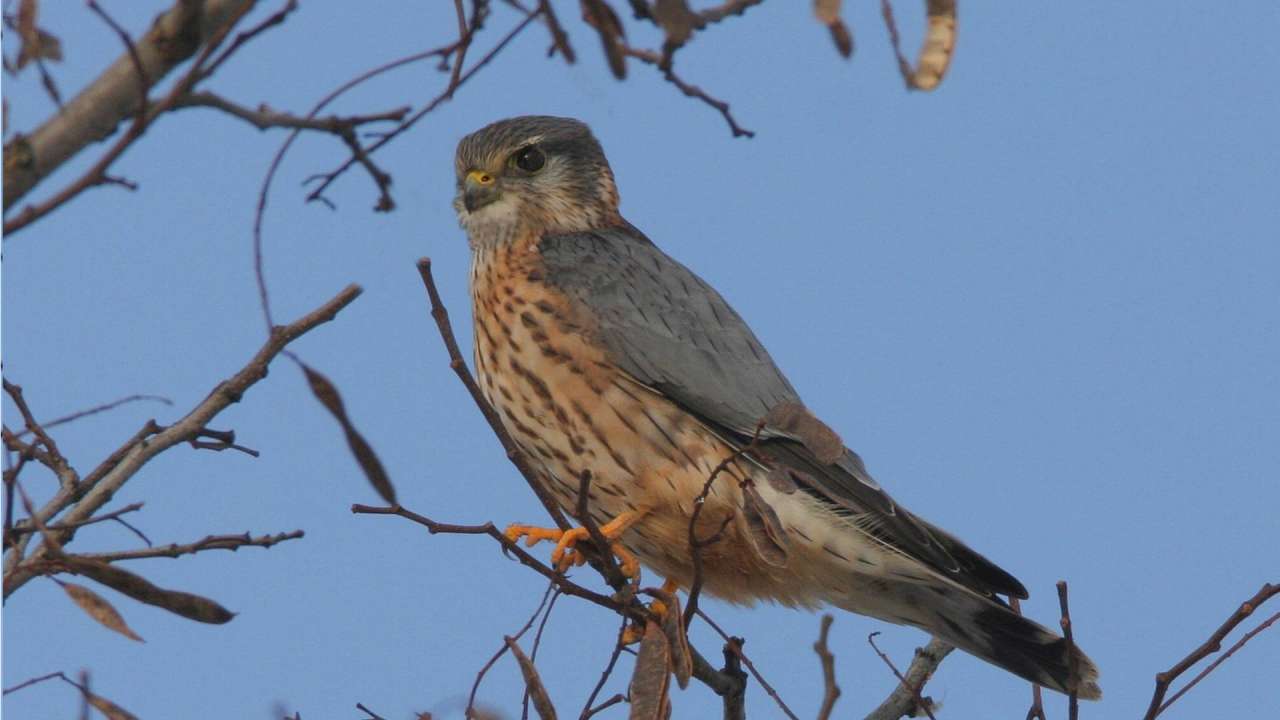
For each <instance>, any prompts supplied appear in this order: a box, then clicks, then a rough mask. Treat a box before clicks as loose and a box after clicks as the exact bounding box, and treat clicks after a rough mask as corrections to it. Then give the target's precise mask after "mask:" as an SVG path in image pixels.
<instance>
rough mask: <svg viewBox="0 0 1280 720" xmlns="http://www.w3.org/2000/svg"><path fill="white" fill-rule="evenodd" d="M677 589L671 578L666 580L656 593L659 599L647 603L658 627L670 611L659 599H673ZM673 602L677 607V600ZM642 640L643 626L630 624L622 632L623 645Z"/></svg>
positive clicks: (677, 586) (678, 586)
mask: <svg viewBox="0 0 1280 720" xmlns="http://www.w3.org/2000/svg"><path fill="white" fill-rule="evenodd" d="M679 589H680V585H679V584H677V583H676V581H674V580H672V579H671V578H667V579H666V580H664V581H662V589H661V590H660V591H659V592H658V595H659V597H656V598H654V599H653V601H652V602H650V603H649V612H651V613H653V614H654V616H655V618H656V619H657V621H658V624H659V625H661V624H662V623H663V622H664V621H665V620H666V618H667V613H669V612H671V609H670V608H668V607H667V603H666V602H664V601H663V600H662V599H661V598H662V596H664V595H669V596H672V597H673V598H674V597H675V594H676V591H677V590H679ZM675 602H676V603H677V606H678V604H679V602H680V600H679V598H675ZM643 639H644V625H643V624H635V623H632V624H630V625H628V626H627V629H626V630H623V631H622V644H623V645H633V644H635V643H638V642H640V641H641V640H643Z"/></svg>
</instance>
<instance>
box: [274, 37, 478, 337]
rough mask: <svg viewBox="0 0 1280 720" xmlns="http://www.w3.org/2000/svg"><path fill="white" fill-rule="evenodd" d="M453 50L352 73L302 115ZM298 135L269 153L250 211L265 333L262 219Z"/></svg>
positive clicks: (312, 114)
mask: <svg viewBox="0 0 1280 720" xmlns="http://www.w3.org/2000/svg"><path fill="white" fill-rule="evenodd" d="M453 50H454V46H453V45H446V46H444V47H438V48H433V49H431V50H426V51H423V52H419V53H414V54H412V55H407V56H405V57H401V58H397V59H395V60H392V61H390V62H387V63H383V64H381V65H378V66H377V67H374V68H372V69H370V70H366V71H365V72H363V73H361V74H359V75H357V76H355V77H354V78H351V79H350V80H348V81H346V82H344V83H342V84H341V85H339V86H338V87H336V88H334V89H333V90H332V91H330V92H329V94H328V95H326V96H324V97H322V98H320V100H319V102H317V103H316V104H315V106H314V107H312V108H311V111H310V112H309V113H307V115H306V118H314V117H316V116H317V115H319V114H320V111H322V110H324V109H325V108H326V107H328V106H329V104H330V103H332V102H334V101H335V100H337V99H338V98H340V97H342V96H343V95H344V94H346V93H347V92H348V91H350V90H352V89H353V88H356V87H359V86H360V85H362V84H364V83H365V82H367V81H368V80H371V79H373V78H375V77H378V76H379V75H382V74H384V73H387V72H390V71H392V70H395V69H397V68H401V67H404V66H406V65H410V64H413V63H416V62H421V61H423V60H426V59H429V58H433V57H444V56H447V55H448V54H449V53H452V52H453ZM301 134H302V130H301V129H299V128H294V129H293V130H292V131H291V132H290V133H289V135H288V137H286V138H285V139H284V142H282V143H281V144H280V147H279V148H278V149H277V150H276V154H275V155H274V156H272V158H271V163H270V164H269V165H268V166H267V172H266V174H265V175H263V177H262V185H261V186H260V187H259V188H258V202H257V205H256V206H255V208H254V213H253V272H254V280H255V282H256V283H257V286H258V303H259V306H260V307H261V308H262V315H263V319H264V320H265V321H266V325H267V331H268V332H270V331H271V328H272V327H273V326H274V325H275V320H274V319H273V317H272V313H271V300H270V294H269V293H268V292H267V279H266V272H265V270H264V266H263V253H262V221H263V219H264V218H265V217H266V212H267V202H268V200H269V199H270V196H271V183H272V182H273V181H274V180H275V176H276V173H277V172H279V170H280V165H281V163H283V162H284V156H285V155H287V154H288V152H289V148H291V147H292V146H293V142H294V140H297V139H298V136H299V135H301ZM387 200H388V201H389V200H390V199H389V198H387ZM381 202H382V200H381V199H380V200H379V203H381Z"/></svg>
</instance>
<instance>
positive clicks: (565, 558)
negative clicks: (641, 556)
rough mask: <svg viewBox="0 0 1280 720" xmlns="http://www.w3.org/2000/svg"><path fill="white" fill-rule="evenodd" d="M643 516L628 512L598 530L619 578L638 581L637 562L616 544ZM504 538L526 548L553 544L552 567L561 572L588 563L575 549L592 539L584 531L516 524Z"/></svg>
mask: <svg viewBox="0 0 1280 720" xmlns="http://www.w3.org/2000/svg"><path fill="white" fill-rule="evenodd" d="M642 516H643V513H639V512H635V511H631V510H628V511H627V512H624V513H622V514H621V515H619V516H618V517H616V518H614V519H612V520H610V521H609V522H607V523H605V524H604V525H601V526H600V533H601V534H602V535H604V537H605V539H606V540H608V541H609V550H610V551H611V552H613V555H614V557H616V558H618V564H619V566H620V567H621V569H622V574H623V575H625V576H626V577H628V578H638V577H640V561H639V560H637V559H636V556H635V555H633V554H632V553H631V551H630V550H627V549H626V548H625V547H623V546H622V543H619V542H616V540H617V539H618V538H619V537H621V536H622V533H624V532H626V531H627V528H629V527H631V526H632V525H634V524H635V523H636V521H637V520H639V519H640V518H641V517H642ZM504 534H505V535H506V536H507V539H508V540H510V541H511V542H518V541H519V540H520V538H524V544H525V546H526V547H533V546H534V545H537V544H538V543H540V542H542V541H543V540H554V541H555V543H556V549H555V550H552V551H551V563H552V564H553V565H555V568H556V570H559V571H560V572H564V571H565V570H568V569H569V568H570V567H572V566H574V565H582V564H583V563H585V562H586V561H587V559H586V557H585V556H584V555H583V554H582V553H581V552H578V551H577V549H576V546H577V544H578V543H579V542H581V541H583V540H590V539H591V532H590V531H589V530H587V529H586V528H585V527H576V528H572V529H570V530H558V529H555V528H541V527H535V526H532V525H519V524H515V525H510V526H508V527H507V529H506V532H505V533H504Z"/></svg>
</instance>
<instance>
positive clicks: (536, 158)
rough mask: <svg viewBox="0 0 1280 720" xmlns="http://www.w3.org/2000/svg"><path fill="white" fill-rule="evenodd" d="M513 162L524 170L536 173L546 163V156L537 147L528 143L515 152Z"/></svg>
mask: <svg viewBox="0 0 1280 720" xmlns="http://www.w3.org/2000/svg"><path fill="white" fill-rule="evenodd" d="M515 164H516V167H518V168H520V169H521V170H524V171H525V172H528V173H536V172H538V171H539V170H541V169H542V166H543V165H546V164H547V156H546V155H543V154H542V151H541V150H539V149H538V148H536V147H534V146H533V145H530V146H529V147H527V148H524V149H523V150H521V151H520V152H517V153H516V157H515Z"/></svg>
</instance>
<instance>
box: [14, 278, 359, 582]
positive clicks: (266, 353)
mask: <svg viewBox="0 0 1280 720" xmlns="http://www.w3.org/2000/svg"><path fill="white" fill-rule="evenodd" d="M360 293H361V289H360V287H359V286H357V285H349V286H347V287H346V288H345V289H343V290H342V291H341V292H339V293H338V294H337V295H336V296H334V297H333V298H332V299H331V300H329V301H328V302H326V303H325V304H323V305H321V306H320V307H318V308H316V309H315V310H313V311H311V312H310V313H308V314H306V315H304V316H303V317H301V318H299V319H298V320H296V321H294V322H293V323H291V324H289V325H285V326H281V327H276V328H274V329H273V330H272V332H271V336H270V337H269V338H268V339H267V342H266V343H265V344H264V345H263V346H262V348H261V349H259V350H258V352H257V353H256V354H255V355H254V356H253V358H252V359H250V360H249V362H248V364H246V365H245V366H244V367H243V368H241V369H240V370H239V371H238V372H237V373H236V374H235V375H233V376H231V377H230V378H229V379H227V380H225V381H223V382H221V383H219V384H218V385H217V386H216V387H214V389H213V390H212V391H211V392H210V393H209V395H208V397H206V398H205V399H204V400H203V401H201V402H200V404H199V405H197V406H196V407H195V408H194V409H192V410H191V412H189V413H187V415H186V416H185V417H184V418H182V419H181V420H179V421H178V422H176V423H174V424H173V425H170V426H168V427H166V428H163V429H159V428H158V426H156V425H155V423H154V422H152V423H148V424H147V425H146V426H144V427H143V428H142V430H140V431H139V432H138V433H137V434H135V435H134V437H132V438H130V440H129V441H128V442H126V443H125V445H124V446H122V447H121V448H120V449H119V450H117V451H116V452H114V453H112V455H111V456H110V457H109V458H107V460H106V461H104V462H103V463H102V464H101V465H99V466H98V467H97V468H95V469H94V471H93V472H92V473H90V474H89V476H87V477H86V478H85V479H84V480H83V481H82V482H80V483H78V484H77V485H76V486H74V487H68V486H63V487H62V488H60V489H59V490H58V492H57V493H56V494H55V495H54V497H53V499H51V500H50V501H49V502H47V503H46V504H45V505H44V507H43V508H41V510H40V511H39V512H38V513H37V517H35V518H33V521H35V522H36V524H37V526H38V525H40V524H42V523H47V522H48V521H50V520H51V519H52V518H53V517H55V516H57V515H58V514H60V513H62V512H63V511H66V514H65V515H63V516H62V518H61V522H62V523H63V525H64V526H65V527H63V528H62V529H60V530H55V531H52V532H53V535H54V536H56V537H57V540H58V542H59V543H61V544H66V543H67V542H68V541H70V540H71V538H72V537H73V536H74V535H75V527H76V524H77V523H82V522H83V521H85V520H88V519H90V518H92V517H93V515H94V514H95V513H96V512H97V511H98V510H100V509H101V508H102V507H103V506H104V505H106V504H107V503H108V502H109V501H110V500H111V498H112V496H114V495H115V493H116V492H117V491H118V490H119V489H120V488H121V487H123V486H124V484H125V483H126V482H128V480H129V479H130V478H132V477H133V476H134V474H136V473H137V472H138V470H140V469H142V467H143V466H144V465H146V464H147V463H148V462H150V461H151V460H152V459H153V458H155V456H157V455H159V454H160V453H162V452H164V451H166V450H168V449H169V448H171V447H173V446H174V445H177V444H179V443H184V442H189V441H191V440H192V439H194V438H197V437H199V436H200V433H201V432H202V431H204V430H205V429H206V427H207V425H208V423H209V422H210V421H211V420H213V418H215V417H217V415H218V413H220V412H222V411H223V410H225V409H226V408H227V407H229V406H230V405H231V404H233V403H236V402H239V401H240V399H241V397H243V396H244V393H245V392H247V391H248V390H249V388H251V387H253V386H254V385H255V384H257V383H258V382H259V381H260V380H262V379H263V378H265V377H266V376H267V366H268V365H269V364H270V363H271V361H272V360H273V359H275V357H276V355H278V354H280V352H281V351H283V350H284V349H285V347H286V346H288V345H289V343H291V342H293V341H294V340H297V339H298V338H299V337H302V336H303V335H305V334H306V333H307V332H309V331H311V330H313V329H314V328H316V327H317V326H319V325H322V324H324V323H326V322H329V321H330V320H332V319H333V318H334V317H335V316H336V315H337V314H338V313H339V312H340V311H341V310H342V309H343V308H345V307H346V306H347V305H349V304H351V302H352V301H354V300H355V299H356V298H357V297H359V295H360ZM144 438H145V439H146V442H143V439H144ZM27 540H29V537H28V538H23V539H22V540H21V541H19V542H18V543H15V545H14V546H13V547H12V548H10V550H9V555H8V556H7V557H6V558H5V573H4V597H6V598H7V597H9V595H10V594H12V593H13V591H14V590H17V589H18V588H20V587H22V586H23V585H24V584H26V582H27V581H28V580H30V579H31V578H32V577H34V576H35V575H36V574H37V573H36V572H35V571H34V570H35V565H36V564H38V563H39V562H40V560H41V556H42V555H44V550H45V546H44V545H41V547H40V548H39V549H37V550H36V551H35V552H33V553H32V554H31V555H30V556H29V557H27V558H26V559H23V558H22V553H23V550H24V548H25V544H26V541H27Z"/></svg>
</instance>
